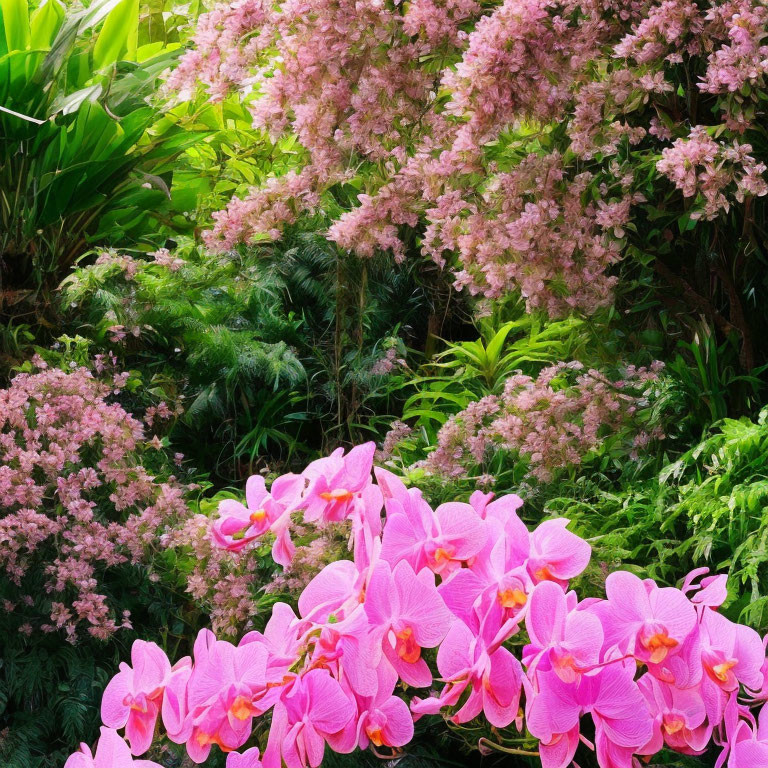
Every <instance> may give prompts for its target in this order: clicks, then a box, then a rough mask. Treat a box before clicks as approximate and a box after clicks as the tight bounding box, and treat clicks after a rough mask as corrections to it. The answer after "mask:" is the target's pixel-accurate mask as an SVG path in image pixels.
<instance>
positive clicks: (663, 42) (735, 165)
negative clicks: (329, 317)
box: [169, 0, 768, 369]
mask: <svg viewBox="0 0 768 768" xmlns="http://www.w3.org/2000/svg"><path fill="white" fill-rule="evenodd" d="M766 13H767V12H766V9H765V6H764V4H762V3H761V2H759V0H707V1H706V2H703V3H699V2H693V1H692V0H654V1H653V2H650V3H639V2H635V1H634V0H627V1H623V0H611V1H610V2H607V3H605V2H603V3H597V2H592V0H581V1H580V2H574V0H556V2H550V0H503V1H502V0H499V1H497V2H493V3H483V4H481V3H477V2H474V0H416V2H411V3H407V4H398V3H389V2H386V3H380V2H363V3H362V4H361V3H359V2H354V3H353V2H348V0H327V1H326V0H313V1H312V2H311V3H310V4H309V5H306V4H305V5H301V4H297V3H294V2H288V1H287V0H285V1H283V2H277V3H267V2H263V1H262V0H238V2H235V3H231V4H221V5H219V6H216V7H215V8H214V10H213V11H212V12H211V13H209V14H207V15H206V16H204V17H203V18H202V19H201V21H200V23H199V26H198V30H197V34H196V36H195V40H194V46H193V48H192V49H191V50H190V51H189V52H188V53H187V54H186V55H185V56H184V57H183V59H182V61H181V64H180V66H179V67H178V68H177V69H176V70H175V72H173V74H172V75H171V78H170V82H169V86H170V88H171V89H172V90H175V91H177V92H178V93H180V94H181V95H182V96H185V95H188V94H189V93H191V92H192V91H193V90H195V89H197V88H198V87H202V88H204V89H205V91H206V92H207V94H208V95H209V96H210V97H211V98H212V99H221V98H223V97H224V96H225V95H226V94H229V93H232V92H235V93H239V94H241V96H242V98H243V100H244V101H245V102H246V104H247V105H248V106H249V108H250V110H251V112H252V114H253V118H254V122H255V124H256V125H257V126H259V127H262V128H263V129H264V130H265V131H267V132H269V134H270V135H271V136H272V137H273V139H274V140H275V141H278V139H280V138H281V137H283V138H285V137H288V136H295V137H297V138H298V141H299V142H300V144H301V145H302V146H303V148H304V150H305V151H306V156H305V160H304V161H303V162H302V163H301V164H300V165H299V167H297V168H296V169H295V170H292V171H290V172H288V173H285V174H283V175H279V176H275V177H273V178H270V179H269V180H268V181H266V182H265V183H264V184H261V185H260V186H257V187H254V188H252V189H251V190H250V191H249V192H247V193H246V194H243V195H241V196H239V197H235V198H233V199H232V201H231V202H230V204H229V205H228V206H227V208H226V210H224V211H222V212H221V213H219V214H218V215H217V216H216V221H215V225H214V227H213V229H212V230H211V231H210V232H208V233H207V235H206V238H207V242H208V244H209V245H210V246H211V247H213V248H218V249H228V248H231V247H233V246H234V245H235V244H236V243H238V242H243V241H245V242H254V241H263V240H265V239H266V240H270V239H273V240H274V239H277V238H279V237H280V236H281V233H282V231H283V228H284V227H285V226H286V225H290V224H292V223H294V222H296V221H297V220H298V219H299V218H300V217H301V216H302V215H304V213H306V212H315V211H322V212H324V213H325V214H326V215H329V216H330V217H331V218H332V221H331V225H330V227H329V229H328V233H327V234H328V237H329V238H330V239H331V240H333V241H334V242H335V243H337V244H338V246H339V247H340V248H341V249H344V250H348V251H351V252H354V253H355V254H357V255H359V256H361V257H370V256H372V255H373V254H374V253H376V252H379V251H387V252H391V253H393V254H394V256H395V258H396V259H398V260H402V259H404V258H406V257H407V256H413V255H416V254H418V253H421V254H422V255H424V256H426V257H427V258H428V259H431V260H433V261H435V262H436V263H437V264H439V265H440V266H443V267H445V269H446V270H447V271H448V272H447V273H448V274H450V275H451V276H452V277H451V279H452V280H453V282H454V283H455V285H456V287H457V288H459V289H463V290H465V291H468V292H470V293H471V294H472V295H478V296H482V297H489V298H495V297H500V296H503V295H505V294H507V293H509V292H511V291H513V292H519V293H520V294H521V295H522V296H523V297H524V298H525V300H526V302H527V304H528V307H529V308H530V309H538V308H540V309H543V310H545V311H546V312H547V313H549V314H550V315H562V314H566V313H568V312H571V311H574V310H575V311H578V312H582V313H585V314H592V313H594V312H596V311H597V310H599V309H600V308H602V307H606V306H609V305H611V303H612V302H613V301H614V299H615V295H616V288H617V285H619V283H618V280H619V278H620V277H622V276H624V277H625V278H626V287H627V288H633V287H635V288H636V287H649V286H650V287H653V286H654V285H655V286H656V287H657V288H660V289H661V290H660V291H659V292H658V298H657V299H656V301H657V302H660V303H661V304H662V305H666V306H667V307H668V308H669V309H671V310H672V311H674V310H675V308H680V307H684V308H685V309H687V311H689V312H690V311H691V310H694V311H695V312H696V313H698V314H701V315H703V317H704V318H705V319H706V321H707V323H708V324H709V325H710V326H712V327H713V328H716V329H717V332H718V333H719V334H721V336H729V335H734V337H735V338H736V339H737V341H738V345H739V354H740V360H741V364H742V366H743V368H745V369H751V368H752V367H753V366H754V365H755V363H756V362H759V361H760V353H764V352H765V349H764V343H763V338H764V334H762V333H761V332H760V331H761V329H762V325H761V322H762V321H761V319H760V318H759V317H758V316H756V315H755V314H754V313H750V306H751V305H750V295H751V294H750V291H751V290H752V289H753V287H754V285H755V280H759V274H760V264H761V263H762V259H763V258H764V256H765V250H764V247H763V245H762V244H761V241H760V238H761V235H760V233H761V231H763V230H764V227H765V204H764V198H765V196H766V193H767V192H768V184H767V182H766V177H765V171H766V165H765V160H766V151H765V146H766V144H765V130H764V117H765V103H766V99H765V96H766V79H765V78H766V69H767V68H768V67H767V66H766V54H767V53H768V43H767V42H766V32H765V30H766ZM350 190H352V191H353V192H354V193H355V194H354V195H353V196H352V198H351V205H347V201H349V200H350V195H349V193H350ZM355 196H356V199H355ZM339 201H343V203H342V209H341V211H340V210H339V206H338V202H339ZM344 206H346V210H345V209H344ZM625 293H626V292H625V291H624V290H623V289H622V291H621V293H620V296H624V295H625ZM633 295H634V296H637V295H638V294H633ZM657 306H658V304H657ZM763 356H764V355H763Z"/></svg>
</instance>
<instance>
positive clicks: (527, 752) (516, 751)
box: [478, 738, 539, 757]
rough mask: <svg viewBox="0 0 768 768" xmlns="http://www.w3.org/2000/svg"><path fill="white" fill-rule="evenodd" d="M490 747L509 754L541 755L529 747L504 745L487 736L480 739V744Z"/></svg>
mask: <svg viewBox="0 0 768 768" xmlns="http://www.w3.org/2000/svg"><path fill="white" fill-rule="evenodd" d="M480 745H482V746H484V747H488V748H489V749H495V750H496V751H497V752H505V753H506V754H508V755H522V756H523V757H539V753H538V751H536V752H534V751H531V750H529V749H516V748H515V747H503V746H502V745H501V744H497V743H496V742H495V741H489V740H488V739H486V738H482V739H480V740H479V741H478V746H480Z"/></svg>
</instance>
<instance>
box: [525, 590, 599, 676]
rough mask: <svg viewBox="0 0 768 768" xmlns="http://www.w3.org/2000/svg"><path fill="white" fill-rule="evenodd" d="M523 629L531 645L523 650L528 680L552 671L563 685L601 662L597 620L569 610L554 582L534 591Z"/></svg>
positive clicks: (592, 616) (591, 615)
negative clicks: (538, 674)
mask: <svg viewBox="0 0 768 768" xmlns="http://www.w3.org/2000/svg"><path fill="white" fill-rule="evenodd" d="M573 597H574V600H573V602H575V595H573ZM525 626H526V628H527V629H528V637H529V638H530V641H531V642H530V645H528V646H526V647H525V649H524V650H523V661H524V663H525V664H526V666H527V667H528V674H529V676H530V675H533V674H535V672H536V671H537V670H541V671H548V670H552V671H554V673H555V674H556V675H557V676H558V677H559V678H560V679H561V680H562V681H563V682H565V683H572V682H574V681H576V680H577V679H578V678H579V676H580V675H581V674H582V673H584V672H589V671H590V670H591V669H592V668H593V667H594V666H596V665H597V664H598V662H599V661H600V649H601V648H602V646H603V627H602V625H601V623H600V619H598V617H597V616H595V615H594V614H592V613H589V612H588V611H580V610H575V609H574V608H572V609H571V610H569V608H568V600H567V598H566V595H565V593H564V592H563V590H562V589H561V588H560V587H559V586H558V585H557V584H555V583H554V582H551V581H542V582H541V583H539V584H537V585H536V587H535V588H534V590H533V592H532V593H531V599H530V603H529V606H528V612H527V614H526V617H525Z"/></svg>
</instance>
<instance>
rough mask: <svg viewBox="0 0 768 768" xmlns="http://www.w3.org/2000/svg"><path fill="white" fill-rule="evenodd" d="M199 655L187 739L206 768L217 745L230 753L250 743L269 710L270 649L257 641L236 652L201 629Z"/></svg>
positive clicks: (189, 696)
mask: <svg viewBox="0 0 768 768" xmlns="http://www.w3.org/2000/svg"><path fill="white" fill-rule="evenodd" d="M194 656H195V663H194V669H193V671H192V674H191V675H190V678H189V682H188V684H187V706H188V710H189V714H188V716H187V722H186V730H187V733H185V734H184V735H185V736H186V738H185V741H186V743H187V752H188V753H189V756H190V757H191V758H192V759H193V760H194V761H195V762H197V763H202V762H204V761H205V760H206V759H207V758H208V755H209V753H210V751H211V745H212V744H217V745H218V746H219V747H221V749H223V750H225V751H232V750H235V749H238V748H240V747H241V746H242V745H243V744H245V742H246V741H247V739H248V737H249V736H250V733H251V723H252V719H253V717H254V716H255V715H259V714H261V713H262V712H264V711H265V707H264V705H263V704H262V702H261V701H260V699H261V698H262V697H263V695H264V693H265V692H266V672H267V650H266V648H265V647H264V645H263V644H261V643H254V642H245V643H243V642H241V643H240V645H239V646H237V647H235V646H234V645H232V644H231V643H228V642H225V641H223V640H216V639H215V638H214V637H213V634H212V633H210V632H208V631H207V630H202V631H201V632H200V634H199V635H198V639H197V641H196V642H195V649H194Z"/></svg>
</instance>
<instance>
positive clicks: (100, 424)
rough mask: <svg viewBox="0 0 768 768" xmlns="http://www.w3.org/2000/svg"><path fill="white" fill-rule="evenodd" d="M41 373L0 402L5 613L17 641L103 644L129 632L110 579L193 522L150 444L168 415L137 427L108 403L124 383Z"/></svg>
mask: <svg viewBox="0 0 768 768" xmlns="http://www.w3.org/2000/svg"><path fill="white" fill-rule="evenodd" d="M37 363H38V366H39V368H38V369H37V370H36V371H33V372H30V373H20V374H18V375H17V376H15V377H14V378H13V380H12V381H11V383H10V386H9V387H8V388H7V389H4V390H2V391H0V571H2V574H3V580H2V581H3V584H4V585H5V586H4V587H3V589H2V593H3V610H4V612H5V614H6V616H9V617H12V616H18V617H19V631H20V632H22V633H28V634H31V633H33V632H44V633H46V632H47V633H54V632H63V633H64V635H65V636H66V637H67V639H69V640H70V641H72V642H74V641H75V640H76V639H77V638H78V636H80V635H82V634H83V633H85V634H88V635H90V636H93V637H96V638H102V639H104V638H107V637H109V636H110V635H112V634H113V633H114V632H115V631H116V630H117V629H119V628H120V627H130V626H131V618H130V615H129V613H128V612H126V611H122V610H121V609H120V608H119V607H118V606H116V605H115V604H114V603H113V601H111V600H110V597H109V595H108V594H106V593H105V591H104V589H103V587H102V583H101V582H102V580H103V577H104V574H105V573H107V572H109V571H110V570H114V569H115V568H117V567H119V566H121V565H123V564H128V565H131V566H134V567H136V568H146V567H147V566H148V565H149V563H150V562H151V560H152V556H153V553H155V552H157V551H158V548H159V541H160V535H161V534H162V533H163V531H164V530H166V529H169V528H170V527H172V526H174V525H176V524H177V523H178V522H179V521H181V520H184V519H185V518H187V517H188V516H189V509H188V506H187V502H186V498H185V497H186V492H187V488H186V486H185V485H184V484H183V483H181V482H180V481H178V480H177V479H176V477H175V476H174V474H173V469H172V468H171V466H170V463H169V462H168V460H167V458H166V454H165V450H164V446H163V444H162V442H161V440H160V438H159V437H158V436H157V435H156V434H153V427H152V425H153V424H154V428H155V429H157V428H161V422H162V417H163V414H164V413H166V412H168V408H167V406H166V407H163V406H164V404H160V405H158V406H155V407H153V409H152V412H151V413H150V414H148V416H147V418H146V420H145V421H144V422H142V421H141V420H139V419H138V418H136V417H135V416H132V415H131V414H130V413H128V412H127V411H126V410H125V409H124V408H123V407H122V406H121V405H120V404H119V403H117V402H115V401H114V398H113V395H115V394H117V393H119V392H120V391H121V389H122V388H123V387H124V386H125V383H126V381H127V379H128V374H127V373H118V372H112V371H109V370H106V371H105V372H104V373H103V375H102V376H101V377H99V376H95V375H94V374H93V373H92V372H91V371H89V370H88V369H86V368H84V367H77V366H76V365H75V364H74V363H73V367H72V368H70V369H69V370H67V371H65V370H61V369H59V368H52V367H48V365H47V364H46V363H45V362H44V361H43V360H42V359H39V358H38V361H37ZM101 365H102V367H103V363H102V364H101ZM167 415H170V412H168V413H167Z"/></svg>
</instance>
